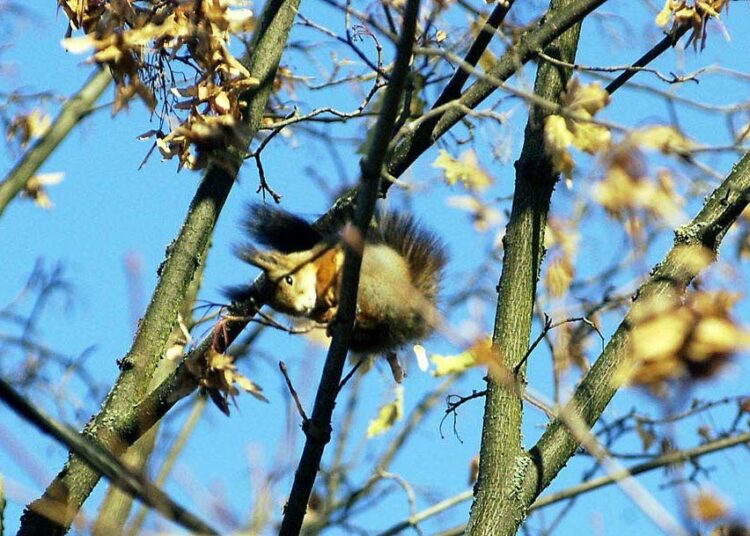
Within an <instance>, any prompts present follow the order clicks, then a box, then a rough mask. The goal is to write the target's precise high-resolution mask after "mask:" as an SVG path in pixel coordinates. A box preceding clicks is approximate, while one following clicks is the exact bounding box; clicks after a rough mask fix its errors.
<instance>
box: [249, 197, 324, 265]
mask: <svg viewBox="0 0 750 536" xmlns="http://www.w3.org/2000/svg"><path fill="white" fill-rule="evenodd" d="M242 227H243V229H244V230H245V232H247V233H248V234H249V235H250V236H251V237H252V238H253V239H254V240H255V241H256V242H258V243H259V244H262V245H264V246H268V247H270V248H271V249H275V250H276V251H280V252H282V253H292V252H295V251H304V250H307V249H311V248H312V247H313V246H315V244H317V243H318V242H320V241H321V240H322V236H321V235H320V233H318V232H317V231H316V230H315V229H313V226H312V225H310V223H308V222H306V221H305V220H303V219H302V218H300V217H298V216H295V215H294V214H290V213H289V212H286V211H284V210H281V209H279V208H274V207H270V206H267V205H260V204H258V203H251V204H250V205H249V206H248V216H247V217H246V218H245V220H244V221H243V222H242Z"/></svg>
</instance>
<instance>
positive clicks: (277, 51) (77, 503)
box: [19, 0, 299, 535]
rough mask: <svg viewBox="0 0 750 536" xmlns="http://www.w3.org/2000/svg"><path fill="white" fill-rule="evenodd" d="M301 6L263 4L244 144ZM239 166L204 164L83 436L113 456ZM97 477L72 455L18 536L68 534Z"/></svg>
mask: <svg viewBox="0 0 750 536" xmlns="http://www.w3.org/2000/svg"><path fill="white" fill-rule="evenodd" d="M298 5H299V0H271V1H269V2H268V3H267V4H266V5H265V7H264V11H263V13H262V14H261V16H260V18H259V22H258V26H257V28H256V31H255V34H254V36H253V42H252V46H251V49H252V50H253V55H252V57H251V58H250V65H249V71H250V75H251V76H253V77H255V78H257V79H258V80H259V81H260V84H259V86H258V87H257V88H254V89H252V90H250V91H248V92H247V94H245V95H244V96H243V100H244V101H245V102H246V103H247V107H246V110H245V111H246V117H245V120H246V122H247V124H248V125H249V129H248V134H247V138H246V142H247V143H248V144H249V142H250V140H251V139H252V136H253V135H254V134H255V132H257V129H258V128H259V126H260V123H261V119H262V116H263V111H264V110H265V107H266V103H267V101H268V97H269V95H270V93H271V90H272V86H273V80H274V78H275V74H276V70H277V67H278V64H279V60H280V57H281V54H282V52H283V50H284V44H285V43H286V40H287V36H288V33H289V29H290V28H291V25H292V22H293V20H294V16H295V14H296V12H297V7H298ZM217 162H221V164H218V163H217ZM240 164H241V159H239V158H238V157H237V155H232V154H227V155H221V158H217V159H216V160H215V161H213V162H212V163H211V164H210V165H209V167H208V169H207V171H206V173H205V175H204V177H203V180H202V182H201V184H200V186H199V188H198V190H197V192H196V195H195V197H194V198H193V201H192V203H191V205H190V208H189V210H188V214H187V217H186V219H185V222H184V223H183V225H182V228H181V229H180V232H179V235H178V236H177V238H176V239H175V241H174V242H173V243H172V244H171V245H170V246H169V247H168V248H167V257H166V259H165V261H164V263H163V264H162V266H161V269H160V278H159V281H158V283H157V286H156V289H155V290H154V294H153V296H152V299H151V302H150V303H149V306H148V308H147V310H146V313H145V315H144V317H143V319H142V320H141V323H140V325H139V329H138V332H137V333H136V336H135V339H134V342H133V345H132V347H131V349H130V351H129V352H128V353H127V355H126V356H125V357H124V358H123V359H122V360H121V362H120V363H121V370H122V371H121V373H120V376H119V377H118V379H117V381H116V383H115V385H114V387H113V388H112V390H111V391H110V393H109V395H108V396H107V398H106V400H105V401H104V404H103V406H102V409H101V411H100V412H99V413H98V414H97V415H96V416H95V417H94V418H93V419H92V420H91V421H90V422H89V424H87V425H86V428H85V429H84V432H83V433H84V435H86V436H89V437H91V438H92V440H94V441H96V442H98V443H100V444H101V445H102V446H103V447H104V448H106V449H107V450H109V451H110V452H112V453H113V454H115V455H120V454H122V452H123V451H124V450H125V448H127V446H128V445H130V444H131V443H132V440H131V441H127V440H126V438H125V437H124V436H123V435H122V432H123V431H125V430H127V428H128V426H131V427H132V426H133V425H134V424H135V423H133V422H132V421H131V420H130V419H131V418H132V417H133V416H132V413H131V412H130V410H132V407H133V403H134V401H138V400H141V399H142V398H143V397H144V395H145V394H146V391H147V388H148V384H149V381H150V380H151V376H152V374H153V372H154V370H155V368H156V365H157V363H158V361H159V359H161V357H162V356H163V355H164V351H165V350H166V344H167V339H168V337H169V333H170V331H171V329H172V326H173V325H174V322H175V320H176V317H177V311H178V309H179V307H180V304H181V303H182V302H183V300H184V298H185V295H186V293H187V290H188V286H189V284H190V282H191V280H192V279H193V277H194V274H195V271H196V269H197V267H198V266H199V265H200V264H201V262H202V258H201V255H200V254H201V252H203V251H204V249H205V246H206V244H207V242H208V240H209V238H210V236H211V233H212V232H213V229H214V226H215V224H216V221H217V219H218V217H219V213H220V211H221V209H222V207H223V205H224V202H225V200H226V198H227V196H228V194H229V191H230V189H231V187H232V185H233V184H234V179H235V177H236V174H237V171H238V169H239V166H240ZM181 368H182V367H181ZM193 385H194V383H193ZM136 428H137V429H138V430H139V431H145V430H147V429H148V428H147V427H146V428H144V427H142V426H141V425H137V424H136ZM139 435H140V434H139ZM98 480H99V473H98V472H97V471H94V470H92V469H91V468H90V467H89V466H88V465H87V464H86V463H85V462H83V461H82V460H81V459H79V458H78V457H76V456H71V457H70V458H69V459H68V462H67V463H66V465H65V467H64V468H63V470H62V471H61V472H60V473H59V475H58V476H57V477H56V478H55V480H54V481H53V482H52V484H50V486H49V487H48V488H47V490H46V491H45V494H44V496H43V497H42V498H41V499H39V500H38V501H36V502H35V503H32V505H30V506H29V507H28V508H27V509H26V511H25V512H24V515H23V517H22V519H21V530H20V531H19V535H35V534H47V535H55V534H64V533H65V532H67V530H68V528H69V526H70V523H71V521H72V519H73V517H74V516H75V514H76V513H77V512H78V510H79V509H80V507H81V505H82V504H83V502H84V501H85V500H86V498H87V497H88V496H89V494H90V493H91V491H92V490H93V488H94V486H95V485H96V483H97V482H98ZM50 503H53V504H57V505H59V506H60V508H61V510H62V511H63V512H64V513H65V515H64V518H63V519H62V522H54V521H51V520H48V519H47V518H46V517H44V511H43V507H44V505H49V504H50Z"/></svg>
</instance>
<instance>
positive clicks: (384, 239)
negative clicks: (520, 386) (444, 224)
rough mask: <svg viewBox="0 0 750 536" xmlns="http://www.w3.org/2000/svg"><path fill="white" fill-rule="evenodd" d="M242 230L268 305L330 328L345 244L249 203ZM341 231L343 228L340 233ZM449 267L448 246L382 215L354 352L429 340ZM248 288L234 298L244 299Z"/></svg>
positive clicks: (363, 278) (367, 265)
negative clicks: (260, 273)
mask: <svg viewBox="0 0 750 536" xmlns="http://www.w3.org/2000/svg"><path fill="white" fill-rule="evenodd" d="M244 230H245V231H246V232H247V234H248V235H249V236H250V237H251V238H253V239H254V241H255V242H256V243H258V244H261V245H263V246H267V247H268V248H270V249H269V250H267V251H259V250H258V249H256V248H255V247H254V246H252V245H243V246H241V247H239V248H237V254H238V256H239V257H240V258H241V259H242V260H244V261H246V262H248V263H249V264H251V265H253V266H256V267H258V268H260V269H261V270H263V272H264V273H265V276H266V277H265V283H264V288H263V290H262V294H263V296H262V301H263V302H264V303H266V304H267V305H269V306H270V307H272V308H273V309H275V310H277V311H280V312H282V313H286V314H288V315H291V316H297V317H305V318H309V319H311V320H314V321H316V322H320V323H323V324H327V323H328V322H330V321H331V319H332V318H333V317H334V315H335V313H336V309H337V306H338V294H339V287H340V284H341V273H342V269H343V261H344V245H343V243H342V240H341V238H340V236H339V235H338V233H336V234H335V235H334V236H324V235H322V234H321V233H319V232H318V231H316V230H315V229H314V228H313V226H312V225H311V224H309V223H308V222H306V221H305V220H303V219H302V218H299V217H297V216H295V215H293V214H290V213H288V212H286V211H284V210H281V209H278V208H272V207H268V206H263V205H251V206H250V210H249V216H248V217H247V219H246V220H245V222H244ZM339 230H340V229H339ZM446 261H447V255H446V252H445V247H444V246H443V244H442V243H441V242H440V241H439V240H438V239H437V238H436V237H435V236H434V235H433V234H432V233H430V232H429V231H427V230H425V229H424V228H422V227H421V226H419V225H418V224H417V223H416V222H415V220H414V219H413V218H411V217H410V216H407V215H404V214H397V213H383V214H381V215H380V216H378V217H377V218H376V219H375V223H374V224H373V225H372V226H371V228H370V229H368V232H367V238H366V240H365V244H364V252H363V256H362V268H361V271H360V281H359V288H358V289H357V312H356V321H355V326H354V333H353V337H352V341H351V344H350V348H351V350H352V351H355V352H373V353H386V352H389V351H392V350H394V349H396V348H398V347H400V346H402V345H404V344H405V343H407V342H415V341H418V340H420V339H423V338H425V337H427V336H428V335H429V334H430V333H431V332H432V331H433V329H434V328H435V325H436V323H437V318H438V315H437V312H436V309H435V303H436V298H437V293H438V288H439V286H440V281H441V277H442V271H443V268H444V266H445V264H446ZM246 292H247V287H246V288H244V289H243V288H238V289H234V290H233V291H230V292H229V296H230V298H232V299H234V300H235V301H241V300H242V299H243V298H246V297H247V294H246Z"/></svg>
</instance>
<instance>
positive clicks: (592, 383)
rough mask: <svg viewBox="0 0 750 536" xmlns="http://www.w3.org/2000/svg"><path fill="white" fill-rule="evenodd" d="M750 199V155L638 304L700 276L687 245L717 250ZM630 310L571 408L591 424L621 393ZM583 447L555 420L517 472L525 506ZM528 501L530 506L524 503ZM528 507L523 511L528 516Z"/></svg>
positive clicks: (680, 234) (679, 236) (683, 231)
mask: <svg viewBox="0 0 750 536" xmlns="http://www.w3.org/2000/svg"><path fill="white" fill-rule="evenodd" d="M749 203H750V153H747V154H745V156H744V157H743V158H742V159H741V160H740V161H739V162H738V163H737V164H736V165H735V166H734V168H733V169H732V171H731V173H730V174H729V176H728V177H727V178H726V180H725V181H724V182H723V183H722V184H721V186H719V188H717V189H716V190H715V191H714V192H713V194H711V196H710V197H709V198H708V200H707V201H706V203H705V205H704V206H703V209H702V210H701V211H700V213H699V214H698V215H697V216H696V217H695V218H694V219H693V220H692V221H691V222H690V223H689V224H688V225H685V226H683V227H680V228H679V229H677V231H675V245H674V246H673V247H672V249H671V250H670V251H669V252H668V253H667V255H666V256H665V257H664V260H662V261H661V262H660V263H659V264H657V265H656V267H655V268H654V269H653V271H652V275H651V277H650V278H649V279H648V280H647V281H646V282H645V283H644V284H643V285H641V287H640V288H639V290H638V293H637V298H636V300H635V301H636V302H638V301H642V300H646V299H649V298H652V297H654V296H658V295H665V294H670V293H674V292H680V291H682V290H684V289H685V287H686V286H687V285H688V284H689V283H690V282H691V281H692V280H693V278H694V277H695V276H696V275H698V272H699V267H698V266H696V263H695V262H691V261H690V259H689V258H688V256H687V255H685V253H684V247H685V246H702V247H705V248H708V249H709V250H710V251H712V252H714V253H716V252H717V251H718V247H719V244H720V243H721V240H722V238H723V237H724V234H725V233H726V232H727V230H728V229H729V227H730V226H731V225H732V224H733V223H734V222H735V221H736V219H737V218H738V217H739V215H740V213H742V211H743V210H744V209H745V208H746V207H747V205H748V204H749ZM630 328H631V325H630V314H628V315H627V316H626V317H625V319H624V320H623V321H622V323H621V324H620V326H619V327H618V328H617V330H616V331H615V333H614V334H613V335H612V338H611V339H610V341H609V343H608V344H607V346H606V347H605V349H604V351H603V352H602V354H601V355H600V356H599V358H598V359H597V360H596V362H595V363H594V366H593V367H592V368H591V369H590V370H589V371H588V372H587V373H586V375H585V376H584V377H583V380H582V381H581V384H580V385H579V386H578V388H577V389H576V391H575V393H574V395H573V398H572V400H571V401H570V402H569V403H568V405H567V408H566V409H565V411H566V412H575V413H576V414H578V415H580V416H581V417H582V418H583V419H584V421H585V422H586V423H587V424H588V425H589V426H591V425H593V423H594V422H596V420H597V419H598V418H599V416H600V415H601V414H602V412H603V411H604V408H605V407H606V406H607V404H608V403H609V401H610V400H611V398H612V396H614V394H615V392H616V391H617V386H616V385H615V384H614V381H613V378H614V375H615V373H616V371H617V370H618V369H619V368H620V366H621V365H622V364H623V363H624V362H625V360H626V359H627V357H628V351H627V350H628V346H629V344H630ZM577 448H578V442H577V441H576V440H575V438H574V437H573V436H572V435H571V433H570V431H569V430H568V429H567V427H566V426H565V423H564V422H562V420H560V419H555V420H553V421H552V422H551V423H550V425H549V426H548V427H547V430H546V431H545V432H544V434H543V435H542V437H541V438H540V439H539V441H538V442H537V444H536V445H535V446H534V448H532V449H531V450H530V451H529V452H528V453H525V454H524V456H523V458H524V459H525V460H526V461H525V462H523V463H522V464H521V465H523V467H524V471H523V472H522V473H521V474H519V475H518V477H519V481H518V482H519V486H518V493H517V496H518V501H519V502H520V503H521V505H522V508H523V509H525V508H527V507H528V505H530V504H531V503H532V502H533V501H534V499H535V498H536V497H537V496H538V495H539V493H540V492H541V491H542V490H543V489H545V488H546V487H547V486H548V485H549V483H550V482H551V481H552V479H553V478H554V477H555V476H556V475H557V473H558V471H560V469H562V467H563V466H564V465H565V464H566V463H567V461H568V460H569V459H570V457H571V456H573V454H574V453H575V451H576V449H577ZM523 505H525V506H523ZM523 511H524V510H521V511H520V512H519V513H520V514H523Z"/></svg>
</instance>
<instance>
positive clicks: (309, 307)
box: [245, 251, 317, 316]
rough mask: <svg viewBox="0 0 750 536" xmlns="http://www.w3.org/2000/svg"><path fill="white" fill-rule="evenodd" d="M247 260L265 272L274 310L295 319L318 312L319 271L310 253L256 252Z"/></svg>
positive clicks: (247, 257) (248, 256) (270, 303)
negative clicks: (317, 289)
mask: <svg viewBox="0 0 750 536" xmlns="http://www.w3.org/2000/svg"><path fill="white" fill-rule="evenodd" d="M245 258H246V260H247V261H248V262H250V263H251V264H253V265H254V266H257V267H258V268H260V269H261V270H263V271H264V272H265V274H266V278H267V280H268V284H269V285H271V287H270V292H269V298H268V299H269V305H270V306H271V307H273V308H274V309H276V310H277V311H281V312H282V313H286V314H289V315H293V316H308V315H310V313H311V312H312V311H313V310H314V309H315V304H316V301H317V292H316V283H317V270H316V267H315V265H314V264H313V263H311V262H310V261H311V254H310V252H309V251H300V252H295V253H279V252H278V251H267V252H260V251H254V252H252V253H251V254H250V255H247V256H246V257H245Z"/></svg>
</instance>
